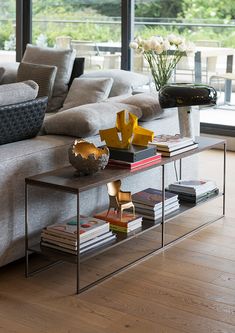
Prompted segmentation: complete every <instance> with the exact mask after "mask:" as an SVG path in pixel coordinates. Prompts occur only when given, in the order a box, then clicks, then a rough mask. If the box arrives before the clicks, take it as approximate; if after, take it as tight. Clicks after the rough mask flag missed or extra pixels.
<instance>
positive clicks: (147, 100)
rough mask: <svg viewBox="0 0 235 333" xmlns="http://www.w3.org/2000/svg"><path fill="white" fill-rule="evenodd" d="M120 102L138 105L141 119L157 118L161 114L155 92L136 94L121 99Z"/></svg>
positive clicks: (161, 110)
mask: <svg viewBox="0 0 235 333" xmlns="http://www.w3.org/2000/svg"><path fill="white" fill-rule="evenodd" d="M120 102H122V103H126V104H130V105H134V106H137V107H139V108H140V109H141V111H142V117H141V118H140V120H141V121H150V120H153V119H157V118H159V117H161V116H162V114H163V109H162V108H161V106H160V104H159V99H158V94H157V93H142V94H136V95H133V96H130V97H127V98H125V99H122V100H121V101H120Z"/></svg>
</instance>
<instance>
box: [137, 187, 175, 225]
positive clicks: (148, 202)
mask: <svg viewBox="0 0 235 333" xmlns="http://www.w3.org/2000/svg"><path fill="white" fill-rule="evenodd" d="M132 200H133V203H134V205H135V209H136V211H137V212H138V213H139V214H141V215H142V216H143V218H145V219H147V220H152V221H156V220H157V219H160V218H161V217H162V191H161V190H157V189H154V188H147V189H145V190H143V191H140V192H137V193H135V194H133V195H132ZM177 209H179V200H178V195H177V194H174V193H171V192H165V201H164V212H165V215H167V214H170V213H172V212H174V211H176V210H177Z"/></svg>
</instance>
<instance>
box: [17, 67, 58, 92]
mask: <svg viewBox="0 0 235 333" xmlns="http://www.w3.org/2000/svg"><path fill="white" fill-rule="evenodd" d="M56 72H57V68H56V67H55V66H48V65H37V64H29V63H24V62H21V63H20V65H19V68H18V73H17V82H21V81H25V80H29V79H31V80H33V81H35V82H37V84H38V85H39V92H38V97H44V96H48V97H51V94H52V90H53V87H54V82H55V77H56Z"/></svg>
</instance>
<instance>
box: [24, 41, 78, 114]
mask: <svg viewBox="0 0 235 333" xmlns="http://www.w3.org/2000/svg"><path fill="white" fill-rule="evenodd" d="M75 56H76V51H75V50H68V49H66V50H65V49H53V48H49V47H38V46H34V45H30V44H28V45H27V47H26V50H25V53H24V56H23V59H22V62H27V63H32V64H42V65H50V66H56V67H57V73H56V77H55V84H54V88H53V92H52V98H51V99H50V101H49V105H48V111H50V112H53V111H57V110H59V109H60V108H61V107H62V105H63V102H64V100H65V97H66V94H67V92H68V83H69V80H70V77H71V73H72V69H73V63H74V60H75Z"/></svg>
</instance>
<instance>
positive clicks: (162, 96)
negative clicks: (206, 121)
mask: <svg viewBox="0 0 235 333" xmlns="http://www.w3.org/2000/svg"><path fill="white" fill-rule="evenodd" d="M216 98H217V93H216V90H215V89H214V88H213V87H210V86H208V85H203V84H191V83H179V84H177V83H172V84H169V85H165V86H164V87H162V88H161V89H160V91H159V103H160V105H161V107H162V108H163V109H167V108H174V107H177V108H178V117H179V128H180V135H181V137H185V136H186V137H190V138H193V139H194V131H193V121H192V109H191V106H192V105H208V106H213V105H216Z"/></svg>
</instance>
